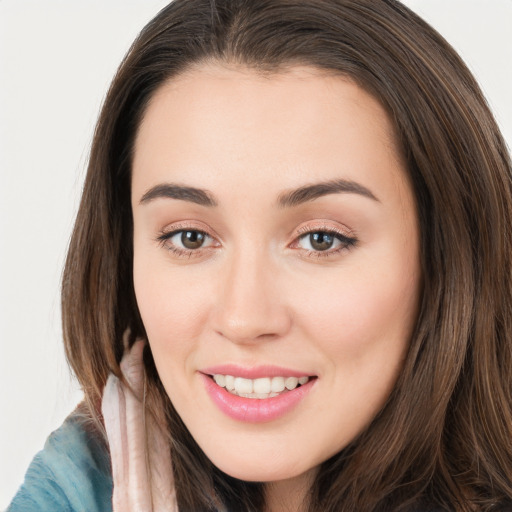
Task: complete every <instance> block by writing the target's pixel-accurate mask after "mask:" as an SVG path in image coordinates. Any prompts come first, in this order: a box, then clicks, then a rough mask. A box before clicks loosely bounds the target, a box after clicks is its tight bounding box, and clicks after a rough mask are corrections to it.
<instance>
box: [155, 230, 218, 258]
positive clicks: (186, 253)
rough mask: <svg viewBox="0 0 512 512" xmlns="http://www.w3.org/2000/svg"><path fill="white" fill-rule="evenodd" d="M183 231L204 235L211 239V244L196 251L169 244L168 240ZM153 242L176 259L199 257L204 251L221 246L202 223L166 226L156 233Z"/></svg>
mask: <svg viewBox="0 0 512 512" xmlns="http://www.w3.org/2000/svg"><path fill="white" fill-rule="evenodd" d="M183 231H199V232H201V233H204V234H205V235H206V236H207V237H209V238H211V239H212V241H213V243H212V244H209V245H208V246H206V247H199V248H197V249H187V248H184V247H178V246H176V245H174V244H171V243H170V239H171V238H172V237H173V236H175V235H176V234H178V233H180V232H183ZM155 241H156V242H157V243H158V244H159V245H160V246H162V247H163V248H165V249H167V250H169V251H170V252H172V253H174V254H175V255H176V256H178V257H189V258H190V257H194V256H201V255H202V254H204V252H205V251H209V250H211V249H215V248H217V247H219V246H220V245H221V242H220V241H219V237H218V236H217V235H216V234H215V233H214V232H213V230H212V229H211V228H209V227H208V226H207V225H205V224H203V223H202V222H198V221H179V222H175V223H172V224H168V225H167V226H165V227H164V228H163V229H161V230H160V232H159V233H158V235H157V237H156V239H155Z"/></svg>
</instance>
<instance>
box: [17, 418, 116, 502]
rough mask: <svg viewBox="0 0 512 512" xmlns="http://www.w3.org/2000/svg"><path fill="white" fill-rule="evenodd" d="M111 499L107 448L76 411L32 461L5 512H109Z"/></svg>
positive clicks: (87, 422) (89, 423)
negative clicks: (57, 511) (84, 511)
mask: <svg viewBox="0 0 512 512" xmlns="http://www.w3.org/2000/svg"><path fill="white" fill-rule="evenodd" d="M111 496H112V476H111V470H110V459H109V455H108V451H107V448H106V446H105V444H104V442H103V441H102V439H101V434H99V433H98V432H96V430H95V429H94V428H93V427H92V425H91V422H90V421H89V420H88V419H87V418H86V417H85V416H84V415H83V414H82V413H81V412H80V411H79V410H77V411H75V412H74V413H72V414H71V415H70V416H69V417H68V418H67V419H66V421H65V422H64V423H63V424H62V426H61V427H60V428H59V429H58V430H56V431H55V432H53V433H52V434H51V435H50V436H49V437H48V439H47V441H46V443H45V446H44V448H43V450H42V451H40V452H39V453H38V454H37V455H36V456H35V457H34V459H33V461H32V462H31V464H30V466H29V468H28V470H27V473H26V475H25V480H24V482H23V484H22V486H21V487H20V489H19V490H18V493H17V494H16V496H15V497H14V499H13V501H12V503H11V505H10V506H9V508H8V509H7V512H19V511H25V512H26V511H32V510H34V511H35V510H38V511H50V510H51V511H55V510H59V511H69V512H75V511H76V512H78V511H83V510H87V511H88V512H110V511H111V510H112V505H111Z"/></svg>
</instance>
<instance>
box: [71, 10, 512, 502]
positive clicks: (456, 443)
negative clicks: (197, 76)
mask: <svg viewBox="0 0 512 512" xmlns="http://www.w3.org/2000/svg"><path fill="white" fill-rule="evenodd" d="M206 61H220V62H230V63H237V64H242V65H245V66H249V67H251V68H253V69H255V70H257V71H261V72H275V73H278V72H281V71H283V70H285V69H286V67H288V66H293V65H295V64H301V65H310V66H314V67H316V68H321V69H327V70H331V71H334V72H336V73H339V74H341V75H345V76H349V77H351V78H352V79H353V80H355V81H356V82H357V83H358V84H359V85H360V86H362V87H363V88H365V89H366V90H367V91H369V92H370V93H371V94H373V95H374V96H375V97H376V98H378V99H379V100H380V101H381V103H382V104H383V106H384V107H385V108H386V109H387V111H388V113H389V115H390V117H391V119H392V121H393V122H394V124H395V128H396V132H397V134H398V137H399V139H400V143H401V147H402V150H403V152H404V155H405V158H406V161H407V164H408V165H407V167H408V171H409V173H410V179H411V182H412V184H413V189H414V192H415V196H416V202H417V208H418V216H419V220H420V229H421V246H422V255H421V258H422V259H421V265H422V271H423V276H424V283H423V295H422V300H421V307H420V312H419V317H418V321H417V325H416V329H415V332H414V334H413V336H412V339H411V341H410V348H409V351H408V354H407V357H406V360H405V363H404V367H403V370H402V372H401V374H400V376H399V379H398V381H397V383H396V385H395V388H394V390H393V392H392V394H391V396H390V397H389V400H388V401H387V403H386V405H385V406H384V408H383V409H382V411H381V412H380V413H379V414H378V416H377V417H376V418H375V419H374V421H373V422H372V424H371V425H370V426H369V427H368V428H367V429H366V430H365V431H364V432H362V433H361V434H360V435H359V436H358V438H357V439H355V440H353V442H352V443H351V444H350V445H349V446H347V447H346V448H345V449H343V450H342V451H341V452H340V453H339V454H337V455H336V456H334V457H332V458H331V459H330V460H327V461H325V462H324V463H323V464H322V465H321V467H320V470H319V473H318V476H317V478H316V480H315V482H314V484H313V486H312V489H311V492H310V503H309V510H311V511H323V512H326V511H333V512H334V511H340V510H346V511H355V510H357V511H385V510H393V511H400V510H417V509H418V508H421V507H427V508H435V507H438V508H441V509H443V510H460V511H470V510H486V511H487V510H488V511H490V510H501V509H502V508H503V507H504V506H505V505H504V504H505V503H507V502H510V501H512V484H511V479H512V386H511V382H512V260H511V258H512V232H511V230H512V228H511V226H512V179H511V174H512V173H511V163H510V159H509V156H508V153H507V148H506V146H505V143H504V141H503V139H502V137H501V135H500V133H499V130H498V128H497V126H496V123H495V121H494V119H493V117H492V114H491V113H490V111H489V108H488V106H487V104H486V101H485V99H484V98H483V96H482V93H481V91H480V89H479V87H478V85H477V84H476V82H475V80H474V78H473V77H472V75H471V74H470V72H469V71H468V70H467V68H466V66H465V65H464V63H463V62H462V61H461V59H460V58H459V57H458V55H457V54H456V53H455V52H454V50H453V49H452V48H451V47H450V46H449V45H448V43H447V42H446V41H445V40H444V39H443V38H442V37H441V36H440V35H439V34H438V33H437V32H435V31H434V30H433V29H432V28H431V27H430V26H429V25H427V24H426V23H425V22H424V21H422V20H421V19H420V18H418V17H417V16H416V15H415V14H414V13H413V12H411V11H410V10H409V9H407V8H406V7H404V6H403V5H402V4H400V3H399V2H398V1H396V0H258V1H252V0H175V1H174V2H172V3H171V4H170V5H168V6H167V7H166V8H164V9H163V10H162V11H161V12H160V13H159V14H158V15H157V16H156V17H155V18H154V19H153V20H152V21H151V22H150V23H149V24H148V25H147V26H146V27H145V28H144V30H143V31H142V32H141V34H140V35H139V37H138V38H137V40H136V41H135V42H134V44H133V46H132V47H131V49H130V51H129V52H128V54H127V56H126V57H125V59H124V61H123V62H122V64H121V66H120V68H119V70H118V72H117V74H116V76H115V78H114V81H113V83H112V85H111V87H110V90H109V92H108V95H107V98H106V100H105V103H104V106H103V109H102V112H101V115H100V118H99V121H98V124H97V127H96V132H95V135H94V141H93V146H92V150H91V155H90V162H89V168H88V173H87V177H86V180H85V186H84V191H83V196H82V201H81V204H80V209H79V212H78V216H77V220H76V224H75V228H74V232H73V236H72V240H71V244H70V248H69V254H68V258H67V261H66V267H65V272H64V278H63V287H62V310H63V328H64V340H65V345H66V351H67V356H68V359H69V362H70V364H71V366H72V368H73V370H74V371H75V373H76V375H77V377H78V379H79V381H80V383H81V385H82V386H83V389H84V391H85V396H86V400H87V402H88V404H89V407H90V410H91V414H92V415H93V417H95V418H96V419H98V418H99V412H98V410H99V408H98V404H99V403H100V401H101V394H102V390H103V386H104V384H105V381H106V379H107V376H108V374H109V372H113V373H115V374H117V375H120V370H119V361H120V358H121V355H122V334H123V331H124V330H125V329H126V328H127V327H130V328H131V331H132V334H133V337H134V338H135V337H136V336H142V337H144V336H145V334H144V326H143V324H142V322H141V319H140V316H139V313H138V310H137V303H136V299H135V294H134V291H133V282H132V218H131V209H130V174H131V160H132V153H133V144H134V138H135V136H136V131H137V127H138V125H139V123H140V121H141V118H142V116H143V114H144V111H145V108H146V106H147V104H148V101H149V100H150V98H151V97H152V95H153V93H154V92H155V90H156V89H157V88H158V87H160V86H161V85H162V84H163V83H164V82H165V81H167V80H169V79H171V78H172V77H173V76H176V75H177V74H179V73H180V72H183V71H184V70H185V69H187V68H188V67H189V66H191V65H193V64H200V63H201V62H206ZM145 364H146V369H147V380H148V396H149V398H148V404H147V406H148V410H149V412H152V413H153V414H159V411H158V410H157V407H158V406H157V405H155V404H157V403H158V400H160V403H163V404H164V406H163V407H164V410H165V411H166V415H167V421H168V423H169V431H170V432H171V433H172V435H171V436H170V449H171V451H172V460H173V465H174V471H175V477H176V485H177V493H178V500H179V505H180V510H184V511H185V510H186V511H189V510H190V511H198V510H217V509H218V510H222V509H225V510H236V511H257V510H263V508H264V487H263V485H262V484H256V483H248V482H241V481H238V480H236V479H234V478H231V477H229V476H228V475H225V474H223V473H222V472H221V471H219V470H218V469H217V468H215V467H214V466H213V464H212V463H211V462H210V461H209V460H208V459H207V458H206V456H205V455H204V453H203V452H202V451H201V449H200V448H199V447H198V446H197V444H196V443H195V441H194V440H193V439H192V437H191V436H190V434H189V433H188V431H187V429H186V427H185V426H184V425H183V423H182V422H181V419H180V418H179V416H178V415H177V414H176V412H175V411H174V409H173V407H172V404H171V403H170V401H169V399H168V397H167V395H166V394H165V391H164V390H163V387H162V385H161V383H160V381H159V378H158V374H157V372H156V369H155V366H154V363H153V361H152V357H151V353H150V351H149V349H148V350H146V353H145ZM151 397H153V398H154V400H152V399H151ZM500 507H501V508H500Z"/></svg>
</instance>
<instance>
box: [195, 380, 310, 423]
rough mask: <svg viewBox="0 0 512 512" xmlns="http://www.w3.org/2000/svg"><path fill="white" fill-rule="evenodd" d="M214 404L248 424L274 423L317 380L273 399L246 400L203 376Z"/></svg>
mask: <svg viewBox="0 0 512 512" xmlns="http://www.w3.org/2000/svg"><path fill="white" fill-rule="evenodd" d="M201 375H202V377H203V380H204V384H205V386H206V391H207V392H208V394H209V395H210V398H211V399H212V400H213V403H214V404H215V405H216V406H217V407H218V408H219V409H220V410H221V411H222V412H223V413H224V414H226V415H227V416H229V417H230V418H233V419H234V420H237V421H243V422H246V423H264V422H267V421H273V420H276V419H278V418H280V417H281V416H284V415H285V414H286V413H288V412H289V411H291V410H292V409H293V408H294V407H295V406H296V405H298V404H299V402H301V400H302V399H304V398H305V396H306V395H307V394H308V393H309V391H310V390H311V388H312V387H313V385H314V383H315V381H316V379H310V380H309V381H308V382H307V383H306V384H303V385H302V386H300V387H298V388H295V389H293V390H291V391H287V392H286V393H282V394H280V395H278V396H274V397H272V398H261V399H260V398H244V397H241V396H237V395H233V394H231V393H230V392H229V391H227V390H226V389H225V388H221V387H220V386H218V385H217V384H215V382H214V381H213V380H212V379H211V378H210V377H209V376H207V375H204V374H201Z"/></svg>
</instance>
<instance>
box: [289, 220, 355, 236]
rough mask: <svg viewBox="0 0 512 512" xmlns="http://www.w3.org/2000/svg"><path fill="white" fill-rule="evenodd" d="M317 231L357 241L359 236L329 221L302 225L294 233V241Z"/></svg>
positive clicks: (351, 230) (345, 227)
mask: <svg viewBox="0 0 512 512" xmlns="http://www.w3.org/2000/svg"><path fill="white" fill-rule="evenodd" d="M315 231H325V232H328V233H336V234H338V235H340V236H343V237H346V238H353V239H357V238H358V237H357V235H356V233H355V232H354V230H353V229H350V228H349V227H347V226H345V225H343V224H339V223H333V222H332V221H327V220H318V221H313V222H309V223H304V224H301V225H300V226H299V227H298V228H297V229H296V230H295V231H294V233H293V235H292V236H293V239H294V240H295V239H297V238H300V237H301V236H303V235H306V234H308V233H314V232H315Z"/></svg>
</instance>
